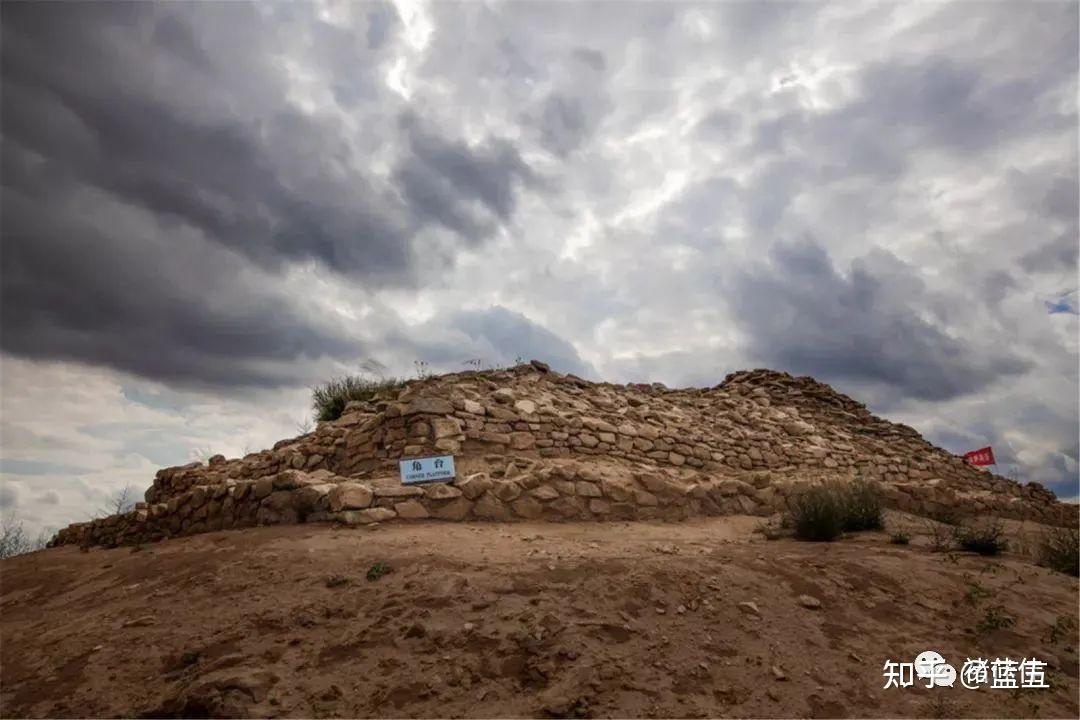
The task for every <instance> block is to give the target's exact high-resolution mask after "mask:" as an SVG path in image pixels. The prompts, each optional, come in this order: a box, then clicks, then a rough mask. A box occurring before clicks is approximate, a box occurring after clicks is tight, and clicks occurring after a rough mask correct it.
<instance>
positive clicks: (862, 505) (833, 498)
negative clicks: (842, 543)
mask: <svg viewBox="0 0 1080 720" xmlns="http://www.w3.org/2000/svg"><path fill="white" fill-rule="evenodd" d="M884 509H885V508H884V504H883V503H882V499H881V494H880V492H879V491H878V489H877V488H876V487H875V486H874V484H873V483H871V482H869V481H866V480H856V481H855V482H853V483H840V482H836V483H826V484H823V485H818V486H815V487H812V488H810V489H808V490H806V491H804V492H802V493H800V494H799V495H798V496H796V497H795V498H794V500H793V501H792V505H791V509H790V510H789V511H788V518H787V522H788V524H789V525H790V526H791V527H792V528H793V529H794V531H795V537H797V538H799V539H800V540H812V541H829V540H835V539H836V538H838V537H840V534H841V533H845V532H859V531H861V530H880V529H881V528H882V527H884V522H883V520H882V516H883V513H884Z"/></svg>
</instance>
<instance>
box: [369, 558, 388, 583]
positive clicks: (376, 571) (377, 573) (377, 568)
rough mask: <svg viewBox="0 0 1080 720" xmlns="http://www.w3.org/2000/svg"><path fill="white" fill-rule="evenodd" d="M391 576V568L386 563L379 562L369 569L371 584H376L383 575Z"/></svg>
mask: <svg viewBox="0 0 1080 720" xmlns="http://www.w3.org/2000/svg"><path fill="white" fill-rule="evenodd" d="M389 574H390V566H389V565H388V564H387V563H384V562H381V561H380V562H377V563H375V564H374V565H372V566H371V567H370V568H368V571H367V579H368V581H369V582H375V581H376V580H378V579H379V578H381V577H382V576H383V575H389Z"/></svg>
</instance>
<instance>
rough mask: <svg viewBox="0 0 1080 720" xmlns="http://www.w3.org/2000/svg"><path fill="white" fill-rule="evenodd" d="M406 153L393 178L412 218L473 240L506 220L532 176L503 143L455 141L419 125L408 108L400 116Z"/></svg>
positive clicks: (513, 152)
mask: <svg viewBox="0 0 1080 720" xmlns="http://www.w3.org/2000/svg"><path fill="white" fill-rule="evenodd" d="M400 126H401V128H402V130H403V132H404V134H405V136H406V138H407V140H408V152H407V153H405V154H404V155H403V157H402V158H401V159H400V164H399V165H398V168H397V170H396V178H397V180H398V183H399V184H400V186H401V188H402V191H403V192H404V194H405V197H406V198H407V201H408V203H409V207H410V208H411V209H412V212H413V213H414V215H415V216H416V217H418V218H422V219H425V220H427V221H430V222H435V223H439V224H441V225H443V226H445V227H447V228H450V229H452V230H454V231H456V232H457V233H458V234H459V235H460V236H461V238H462V239H463V240H465V241H466V242H469V243H475V242H478V241H479V240H482V239H484V238H485V237H486V236H487V235H489V234H490V233H491V232H492V231H493V229H494V227H495V225H496V224H497V223H499V222H505V221H507V220H509V219H510V217H511V215H512V214H513V212H514V207H515V204H516V196H517V188H518V187H519V186H520V185H521V184H523V183H530V182H532V181H533V180H534V176H533V173H532V171H531V170H530V168H529V166H528V165H526V164H525V162H524V161H523V160H522V159H521V156H520V155H519V154H518V152H517V150H516V149H515V148H514V146H513V145H511V144H510V143H509V142H507V141H505V140H499V139H488V140H487V141H486V142H484V143H483V144H481V145H473V146H470V145H469V144H467V143H465V142H462V141H455V140H451V139H449V138H446V137H444V136H442V135H440V134H439V133H437V132H434V131H433V130H431V129H430V128H428V127H425V126H424V123H423V121H422V120H421V119H420V118H418V117H417V116H416V115H414V114H412V113H406V114H405V115H403V116H402V117H401V121H400Z"/></svg>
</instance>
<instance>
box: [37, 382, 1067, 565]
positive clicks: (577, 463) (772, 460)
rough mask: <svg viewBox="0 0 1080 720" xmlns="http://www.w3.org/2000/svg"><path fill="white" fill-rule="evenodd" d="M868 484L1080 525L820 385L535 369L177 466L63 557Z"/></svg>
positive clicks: (687, 504)
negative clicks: (234, 535)
mask: <svg viewBox="0 0 1080 720" xmlns="http://www.w3.org/2000/svg"><path fill="white" fill-rule="evenodd" d="M440 453H448V454H453V455H455V457H456V464H457V478H456V479H455V481H454V482H453V483H450V484H432V485H427V486H424V487H418V486H403V485H402V483H401V482H400V480H399V476H398V461H399V460H400V459H401V458H409V457H419V456H425V455H432V454H440ZM854 478H864V479H869V480H872V481H875V482H877V483H879V484H880V486H881V488H882V490H883V492H884V494H885V495H886V497H887V501H888V504H889V506H890V507H893V508H895V509H898V510H903V511H908V512H912V513H916V514H919V515H924V516H930V517H937V516H941V515H942V514H946V513H949V514H956V513H961V514H964V513H966V514H992V515H996V516H999V517H1004V518H1014V519H1023V520H1031V521H1036V522H1040V523H1045V524H1052V525H1075V524H1076V508H1075V506H1071V505H1065V504H1062V503H1060V502H1058V501H1057V499H1056V498H1055V497H1054V494H1053V493H1052V492H1050V491H1049V490H1047V489H1046V488H1044V487H1042V486H1040V485H1038V484H1036V483H1029V484H1026V485H1020V484H1018V483H1016V482H1014V481H1012V480H1009V479H1006V478H1003V477H998V476H994V475H991V474H989V473H986V472H983V471H980V470H977V469H975V468H973V467H971V466H969V465H968V464H966V463H965V462H964V461H963V460H962V459H961V458H958V457H956V456H954V455H952V454H950V453H948V452H946V451H944V450H942V449H940V448H937V447H935V446H933V445H931V444H930V443H928V442H926V441H925V440H924V439H923V438H922V437H921V436H920V435H919V434H918V433H917V432H916V431H915V430H913V429H912V428H910V427H907V426H904V425H899V424H895V423H891V422H888V421H886V420H883V419H881V418H878V417H875V416H874V415H873V414H871V413H870V412H869V411H868V410H867V409H866V407H865V406H863V405H862V404H860V403H858V402H856V401H854V400H852V399H851V398H849V397H846V396H844V395H842V394H840V393H838V392H836V391H835V390H833V389H832V388H830V387H829V386H828V385H824V384H822V383H819V382H817V381H815V380H813V379H812V378H807V377H792V376H791V375H788V374H786V373H781V372H775V371H771V370H753V371H747V372H738V373H734V374H732V375H729V376H728V377H727V378H726V379H725V380H724V381H723V382H722V383H720V384H719V385H717V386H716V387H713V388H703V389H697V388H693V389H678V390H673V389H669V388H666V387H664V386H662V385H659V384H652V385H642V384H632V385H613V384H609V383H593V382H588V381H586V380H583V379H581V378H578V377H575V376H572V375H562V374H559V373H556V372H553V371H551V370H550V369H549V368H548V367H547V366H546V365H544V364H543V363H540V362H536V361H534V362H532V363H530V364H524V365H519V366H517V367H514V368H512V369H508V370H501V371H488V372H466V373H457V374H450V375H441V376H436V377H430V378H425V379H421V380H415V381H412V382H410V383H407V384H406V385H404V386H402V387H399V388H395V389H390V390H386V391H383V392H381V393H380V394H378V395H376V396H375V398H373V399H372V400H371V401H368V402H353V403H350V404H349V405H348V407H347V408H346V412H345V413H344V414H343V415H342V416H341V418H340V419H338V420H336V421H332V422H323V423H319V425H318V427H317V429H316V430H315V431H314V432H312V433H309V434H307V435H303V436H301V437H297V438H292V439H289V440H283V441H281V442H279V443H277V444H276V445H275V446H274V447H273V448H272V449H270V450H265V451H263V452H258V453H253V454H251V455H248V456H247V457H244V458H239V459H234V460H227V459H225V458H224V457H222V456H215V457H213V458H210V460H209V462H208V463H205V464H203V463H195V464H191V465H185V466H182V467H173V468H166V469H164V470H161V471H160V472H158V474H157V477H155V478H154V481H153V486H152V487H150V489H149V490H147V492H146V501H145V502H144V503H140V504H139V505H138V506H137V507H136V508H135V509H134V510H132V511H131V512H129V513H126V514H124V515H117V516H111V517H106V518H102V519H98V520H94V521H92V522H88V523H79V524H76V525H72V526H70V527H68V528H65V529H64V530H62V531H61V532H60V533H58V534H57V536H56V538H55V539H54V540H53V543H52V544H54V545H63V544H82V545H105V546H114V545H117V544H131V543H140V542H147V541H154V540H160V539H163V538H167V537H174V536H179V535H188V534H195V533H200V532H206V531H214V530H220V529H228V528H235V527H245V526H252V525H274V524H293V523H300V522H326V521H333V522H339V523H345V524H367V523H372V522H379V521H387V520H395V519H400V520H421V519H425V518H435V519H440V520H454V521H464V520H470V519H478V520H651V519H664V520H681V519H686V518H691V517H697V516H715V515H731V514H756V515H769V514H772V513H774V512H777V511H781V510H783V509H784V508H785V507H786V506H787V503H788V502H789V499H790V498H791V496H792V494H793V493H797V492H799V491H800V490H801V489H802V488H804V487H806V486H807V485H808V484H812V483H816V482H821V481H825V480H851V479H854Z"/></svg>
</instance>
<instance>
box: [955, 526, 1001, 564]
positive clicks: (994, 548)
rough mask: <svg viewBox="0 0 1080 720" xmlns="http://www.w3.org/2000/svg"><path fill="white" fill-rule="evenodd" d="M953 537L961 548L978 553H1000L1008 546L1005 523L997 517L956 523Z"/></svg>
mask: <svg viewBox="0 0 1080 720" xmlns="http://www.w3.org/2000/svg"><path fill="white" fill-rule="evenodd" d="M953 538H954V540H955V541H956V545H957V547H959V548H960V549H961V550H967V551H968V552H974V553H978V554H979V555H1000V554H1001V553H1003V552H1005V550H1006V549H1008V547H1009V541H1008V540H1006V539H1005V525H1004V523H1002V522H1001V521H1000V520H998V519H997V518H990V519H987V520H982V521H980V522H974V523H966V524H961V525H957V526H956V527H955V528H954V530H953Z"/></svg>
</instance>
